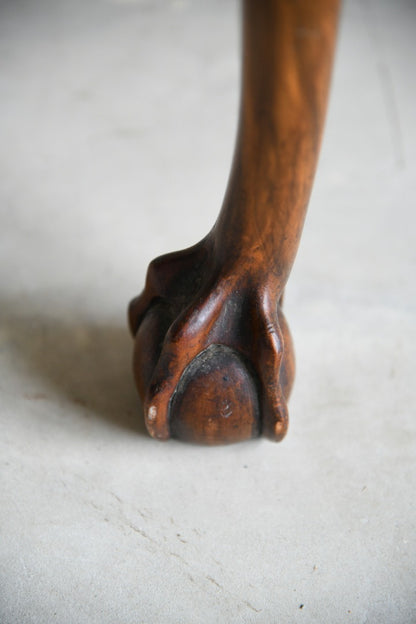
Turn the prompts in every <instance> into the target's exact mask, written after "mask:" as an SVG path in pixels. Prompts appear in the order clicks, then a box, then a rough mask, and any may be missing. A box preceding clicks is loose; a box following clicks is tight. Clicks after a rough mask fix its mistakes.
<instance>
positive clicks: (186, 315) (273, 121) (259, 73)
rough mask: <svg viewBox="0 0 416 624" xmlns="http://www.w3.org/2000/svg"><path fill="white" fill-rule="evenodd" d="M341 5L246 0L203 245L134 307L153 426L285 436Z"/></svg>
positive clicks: (235, 437)
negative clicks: (232, 127)
mask: <svg viewBox="0 0 416 624" xmlns="http://www.w3.org/2000/svg"><path fill="white" fill-rule="evenodd" d="M338 5H339V2H338V0H313V2H311V0H244V2H243V80H242V95H241V110H240V121H239V129H238V136H237V142H236V148H235V154H234V161H233V165H232V170H231V175H230V179H229V183H228V188H227V191H226V195H225V199H224V203H223V206H222V209H221V212H220V215H219V217H218V220H217V222H216V224H215V225H214V227H213V229H212V230H211V232H210V233H209V234H208V235H207V236H206V238H204V239H203V240H202V241H201V242H200V243H198V244H197V245H195V246H194V247H192V248H190V249H187V250H185V251H181V252H176V253H172V254H168V255H165V256H162V257H160V258H157V259H156V260H153V262H151V264H150V266H149V269H148V273H147V279H146V286H145V289H144V291H143V293H142V294H141V295H140V296H139V297H137V298H136V299H134V300H133V301H132V302H131V304H130V307H129V321H130V328H131V331H132V333H133V335H134V336H135V349H134V375H135V379H136V383H137V386H138V389H139V393H140V395H141V397H142V399H143V402H144V410H145V420H146V426H147V429H148V431H149V433H150V434H151V435H152V436H154V437H156V438H159V439H163V440H165V439H167V438H169V437H171V436H172V437H177V438H181V439H184V440H188V441H195V442H202V443H208V444H219V443H226V442H235V441H239V440H244V439H247V438H251V437H257V436H259V435H264V436H266V437H268V438H271V439H272V440H281V439H282V438H283V436H284V435H285V433H286V430H287V426H288V412H287V407H286V402H287V399H288V396H289V393H290V390H291V386H292V382H293V376H294V355H293V347H292V341H291V338H290V333H289V330H288V327H287V324H286V321H285V318H284V316H283V313H282V309H281V303H282V297H283V290H284V287H285V284H286V281H287V279H288V277H289V273H290V270H291V267H292V264H293V261H294V259H295V255H296V251H297V248H298V244H299V239H300V236H301V231H302V226H303V222H304V217H305V214H306V208H307V204H308V200H309V195H310V192H311V188H312V182H313V177H314V173H315V168H316V164H317V158H318V152H319V146H320V141H321V135H322V127H323V122H324V117H325V109H326V102H327V95H328V85H329V80H330V72H331V66H332V59H333V52H334V43H335V32H336V23H337V16H338V9H339V6H338Z"/></svg>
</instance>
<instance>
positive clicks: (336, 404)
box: [0, 0, 416, 624]
mask: <svg viewBox="0 0 416 624" xmlns="http://www.w3.org/2000/svg"><path fill="white" fill-rule="evenodd" d="M237 16H238V12H237V5H236V4H235V3H234V2H226V1H225V0H215V1H214V0H209V1H204V0H198V1H197V0H192V1H191V0H188V1H185V0H182V1H181V0H176V1H173V0H172V1H168V0H163V1H162V0H158V1H155V0H141V1H139V0H117V1H116V0H71V1H69V0H68V1H67V2H66V1H64V0H60V1H56V0H37V1H32V0H24V1H23V0H22V1H19V2H16V1H14V2H13V1H11V0H10V1H9V2H7V1H4V0H3V2H2V4H1V6H0V113H1V114H0V139H1V142H0V214H1V230H0V236H1V239H0V245H1V247H0V254H1V255H0V297H1V299H0V301H1V304H0V305H1V308H0V318H1V325H0V393H1V404H0V418H1V440H0V462H1V473H0V478H1V499H0V523H1V534H0V535H1V537H0V540H1V541H0V566H1V569H0V621H1V622H2V624H10V623H13V624H15V623H16V624H26V623H29V622H30V623H36V624H44V623H49V622H56V623H59V624H95V623H97V624H119V623H120V624H137V623H141V622H143V623H162V624H164V623H169V624H170V623H173V624H176V623H186V624H188V623H189V624H193V623H198V622H207V623H210V622H213V623H217V622H247V623H248V622H250V623H251V622H253V623H264V624H270V623H279V624H280V623H283V624H285V623H288V624H289V623H292V622H305V623H316V624H322V623H328V624H333V623H337V624H338V623H344V622H346V623H350V622H351V623H365V622H366V623H369V624H373V623H377V624H410V623H412V622H413V623H414V622H416V593H415V587H416V545H415V518H416V513H415V485H416V474H415V459H414V457H415V446H416V419H415V398H416V383H415V369H416V366H415V364H416V359H415V333H416V332H415V303H416V297H415V212H414V210H415V199H416V175H415V162H416V116H415V111H416V84H415V69H414V66H415V58H416V45H415V41H416V35H415V33H416V29H415V26H416V3H415V2H413V1H412V0H408V1H407V2H406V1H404V0H403V1H394V0H390V1H387V0H384V1H380V0H372V1H367V2H359V1H358V0H349V1H347V2H345V6H344V15H343V21H342V26H341V33H340V40H339V47H338V57H337V64H336V71H335V77H334V83H333V91H332V99H331V105H330V113H329V117H328V123H327V131H326V136H325V142H324V147H323V152H322V157H321V161H320V169H319V173H318V176H317V180H316V185H315V189H314V194H313V198H312V201H311V205H310V211H309V216H308V219H307V223H306V227H305V232H304V237H303V240H302V245H301V249H300V252H299V255H298V259H297V264H296V267H295V270H294V271H293V273H292V276H291V281H290V286H289V287H288V290H287V299H286V302H287V305H286V310H287V317H288V319H289V322H290V324H291V327H292V330H293V334H294V338H295V342H296V349H297V357H298V376H297V383H296V387H295V392H294V395H293V398H292V400H291V405H290V407H291V429H290V433H289V435H288V437H287V439H286V440H285V441H284V442H283V443H282V444H280V445H274V444H272V443H270V442H268V441H266V440H260V441H255V442H253V443H245V444H241V445H237V446H231V447H225V448H214V449H204V448H200V447H189V446H185V445H183V444H180V443H177V442H169V443H167V444H160V443H157V442H155V441H153V440H151V439H150V438H148V437H147V435H146V434H145V432H144V429H143V425H142V423H141V414H140V407H139V406H138V402H137V399H136V393H135V390H134V387H133V383H132V379H131V373H130V351H131V341H130V338H129V336H128V334H127V331H126V327H125V308H126V304H127V302H128V300H129V299H130V297H132V296H133V295H135V294H137V293H138V292H139V290H140V289H141V287H142V284H143V280H144V275H145V270H146V266H147V263H148V262H149V261H150V260H151V258H152V257H154V256H155V255H158V254H160V253H163V252H166V251H171V250H174V249H179V248H181V247H184V246H187V245H189V244H191V243H194V242H196V241H197V240H199V238H201V237H202V236H203V235H204V234H205V233H206V232H207V231H208V229H209V228H210V227H211V225H212V223H213V221H214V219H215V218H216V215H217V211H218V209H219V207H220V204H221V199H222V194H223V191H224V188H225V183H226V179H227V176H228V169H229V163H230V159H231V152H232V147H233V140H234V132H235V126H236V110H237V95H238V71H239V69H238V68H239V59H238V19H237ZM301 605H304V606H303V608H301Z"/></svg>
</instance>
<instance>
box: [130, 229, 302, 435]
mask: <svg viewBox="0 0 416 624" xmlns="http://www.w3.org/2000/svg"><path fill="white" fill-rule="evenodd" d="M215 256H216V254H215V252H214V245H213V244H212V242H211V241H210V239H209V237H207V238H206V239H204V240H203V241H201V242H200V243H198V244H197V245H195V246H194V247H191V248H190V249H186V250H184V251H180V252H175V253H172V254H167V255H165V256H161V257H159V258H157V259H156V260H153V261H152V262H151V264H150V266H149V268H148V272H147V278H146V286H145V289H144V291H143V292H142V294H141V295H140V296H138V297H136V298H135V299H133V301H132V302H131V303H130V306H129V324H130V329H131V332H132V334H133V336H134V337H135V346H134V361H133V368H134V376H135V380H136V384H137V387H138V390H139V394H140V396H141V398H142V400H143V403H144V413H145V422H146V427H147V429H148V431H149V433H150V435H151V436H153V437H155V438H158V439H160V440H166V439H168V438H170V437H174V438H179V439H182V440H186V441H191V442H197V443H202V444H225V443H230V442H238V441H242V440H246V439H249V438H255V437H258V436H260V435H263V436H265V437H267V438H270V439H272V440H275V441H280V440H281V439H282V438H283V437H284V435H285V434H286V431H287V427H288V412H287V405H286V402H287V399H288V397H289V394H290V390H291V386H292V382H293V377H294V355H293V345H292V340H291V337H290V333H289V329H288V326H287V324H286V321H285V318H284V316H283V313H282V311H281V306H280V303H281V299H282V293H281V292H280V293H279V292H278V291H277V289H276V288H274V287H273V286H272V282H271V280H269V279H268V275H267V272H265V271H264V270H263V271H257V270H254V269H253V268H252V267H250V265H249V264H248V266H247V267H244V266H241V263H240V265H239V268H238V270H236V269H234V270H230V269H229V268H228V269H226V268H224V267H222V268H221V267H218V264H217V263H216V260H215Z"/></svg>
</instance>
